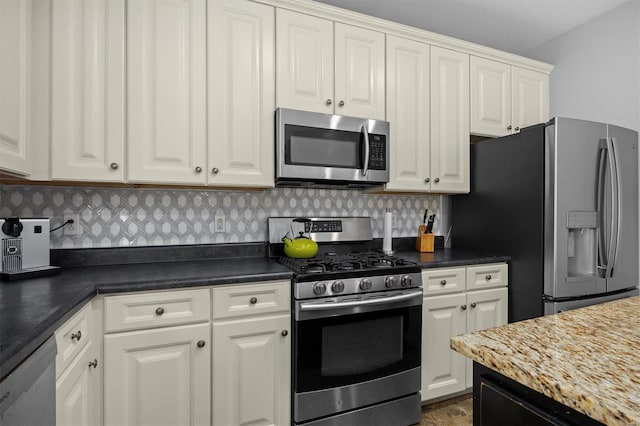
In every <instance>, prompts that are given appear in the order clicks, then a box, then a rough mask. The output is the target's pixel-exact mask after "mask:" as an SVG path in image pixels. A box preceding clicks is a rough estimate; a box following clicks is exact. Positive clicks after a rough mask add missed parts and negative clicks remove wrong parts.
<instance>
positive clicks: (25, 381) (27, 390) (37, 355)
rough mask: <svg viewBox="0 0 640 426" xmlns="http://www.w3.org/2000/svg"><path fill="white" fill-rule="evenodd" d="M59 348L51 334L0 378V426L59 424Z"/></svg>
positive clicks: (45, 425) (46, 425)
mask: <svg viewBox="0 0 640 426" xmlns="http://www.w3.org/2000/svg"><path fill="white" fill-rule="evenodd" d="M56 352H57V351H56V340H55V337H53V336H51V337H50V338H49V339H48V340H47V341H46V342H44V343H43V344H42V345H41V346H40V347H39V348H38V349H36V350H35V351H34V352H33V353H32V354H31V355H29V357H28V358H27V359H26V360H25V361H23V362H22V364H20V365H19V366H18V367H17V368H16V369H15V370H14V371H12V372H11V374H9V375H8V376H7V377H5V378H4V379H3V380H2V382H0V426H26V425H29V426H49V425H55V424H56V373H55V368H56V364H55V361H56Z"/></svg>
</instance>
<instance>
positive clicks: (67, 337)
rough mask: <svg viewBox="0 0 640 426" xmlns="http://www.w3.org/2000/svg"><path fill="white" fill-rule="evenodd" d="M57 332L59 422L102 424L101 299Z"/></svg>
mask: <svg viewBox="0 0 640 426" xmlns="http://www.w3.org/2000/svg"><path fill="white" fill-rule="evenodd" d="M54 334H55V337H56V345H57V347H58V354H57V355H56V425H57V426H67V425H68V426H71V425H73V426H96V425H101V424H102V373H103V359H104V358H103V357H102V300H101V299H100V298H98V299H95V300H93V301H92V302H89V303H88V304H87V305H86V306H85V307H84V308H82V309H81V310H80V311H78V313H76V314H75V315H73V316H72V317H71V318H70V319H69V320H67V321H66V322H65V323H64V324H63V325H62V326H61V327H60V328H58V329H57V330H56V331H55V333H54Z"/></svg>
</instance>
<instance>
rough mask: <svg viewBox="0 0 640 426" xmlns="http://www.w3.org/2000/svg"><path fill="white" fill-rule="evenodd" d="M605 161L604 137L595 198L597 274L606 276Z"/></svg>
mask: <svg viewBox="0 0 640 426" xmlns="http://www.w3.org/2000/svg"><path fill="white" fill-rule="evenodd" d="M606 163H607V144H606V141H605V140H604V139H601V140H600V150H599V152H598V172H597V173H598V177H597V179H598V181H597V183H596V198H597V209H598V268H597V269H598V276H599V277H601V278H604V277H606V276H607V245H606V240H605V233H604V218H605V214H604V184H605V168H606Z"/></svg>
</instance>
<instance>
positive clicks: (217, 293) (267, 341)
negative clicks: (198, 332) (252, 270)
mask: <svg viewBox="0 0 640 426" xmlns="http://www.w3.org/2000/svg"><path fill="white" fill-rule="evenodd" d="M290 292H291V283H290V281H270V282H264V283H253V284H246V285H230V286H220V287H214V289H213V306H214V312H213V316H214V319H213V344H214V352H213V405H212V407H213V424H214V426H229V425H234V426H240V425H247V426H248V425H265V426H266V425H281V426H285V425H289V424H290V418H291V408H290V407H291V335H290V330H291V314H290V305H289V303H290V302H289V301H290Z"/></svg>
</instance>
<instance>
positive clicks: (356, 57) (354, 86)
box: [335, 23, 385, 120]
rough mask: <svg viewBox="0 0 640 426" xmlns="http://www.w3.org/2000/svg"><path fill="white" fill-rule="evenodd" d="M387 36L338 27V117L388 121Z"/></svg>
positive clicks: (336, 110)
mask: <svg viewBox="0 0 640 426" xmlns="http://www.w3.org/2000/svg"><path fill="white" fill-rule="evenodd" d="M384 41H385V36H384V33H380V32H377V31H371V30H367V29H364V28H358V27H353V26H351V25H345V24H340V23H336V24H335V65H336V71H335V78H336V80H335V101H336V105H335V113H336V114H340V115H348V116H353V117H363V118H373V119H376V120H384V119H385V102H384V98H385V78H384V75H385V43H384Z"/></svg>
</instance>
